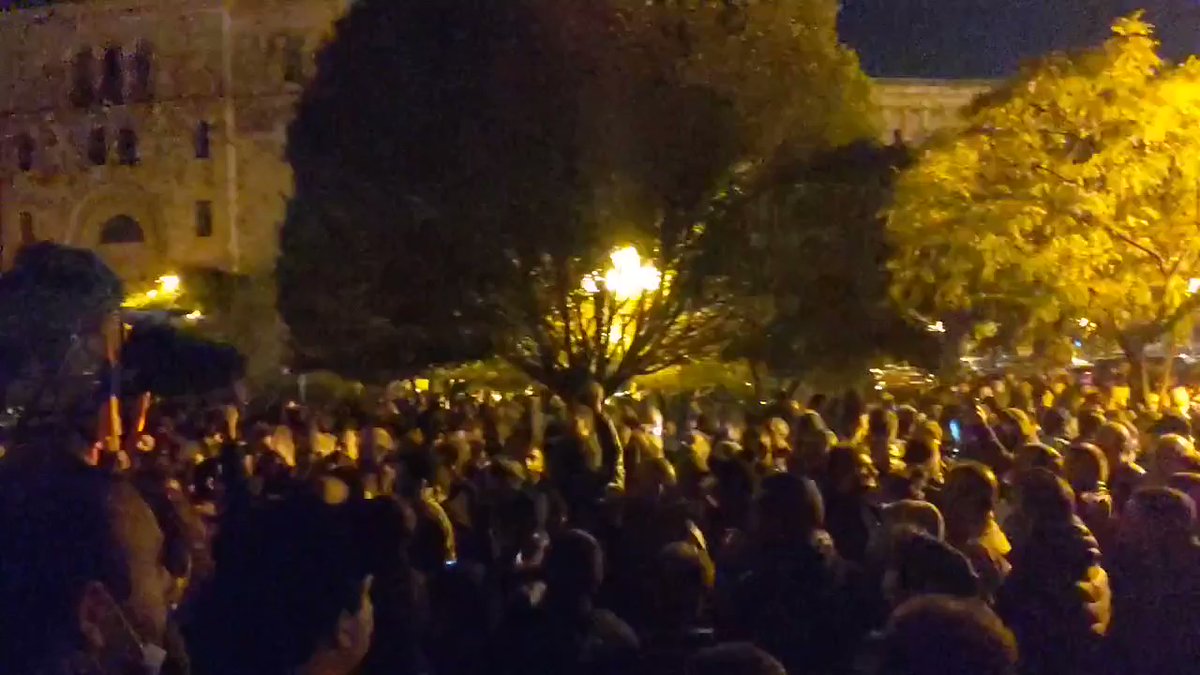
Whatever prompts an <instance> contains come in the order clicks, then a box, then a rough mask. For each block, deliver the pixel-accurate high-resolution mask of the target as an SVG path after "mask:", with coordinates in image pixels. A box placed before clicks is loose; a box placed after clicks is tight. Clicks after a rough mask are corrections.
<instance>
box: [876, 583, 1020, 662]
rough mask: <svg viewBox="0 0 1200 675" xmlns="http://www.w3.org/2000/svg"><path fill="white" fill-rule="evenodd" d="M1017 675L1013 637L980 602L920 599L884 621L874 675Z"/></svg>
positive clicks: (936, 598)
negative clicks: (883, 630) (951, 674)
mask: <svg viewBox="0 0 1200 675" xmlns="http://www.w3.org/2000/svg"><path fill="white" fill-rule="evenodd" d="M1016 672H1017V642H1016V638H1014V637H1013V634H1012V632H1011V631H1009V630H1008V629H1007V628H1006V627H1005V626H1004V623H1003V622H1002V621H1000V618H999V617H997V616H996V615H995V614H994V613H993V612H992V611H991V610H990V609H988V607H987V605H985V604H983V603H982V602H979V601H976V600H963V599H958V598H951V597H946V596H938V595H929V596H922V597H917V598H913V599H912V600H909V601H908V602H906V603H904V604H903V605H901V606H900V607H899V608H898V609H897V610H896V611H895V613H894V614H892V617H891V619H889V620H888V625H887V630H886V632H885V633H884V639H883V648H882V656H881V659H880V666H879V670H878V675H945V674H947V673H970V674H971V675H1014V674H1015V673H1016Z"/></svg>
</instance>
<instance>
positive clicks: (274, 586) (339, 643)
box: [188, 496, 375, 675]
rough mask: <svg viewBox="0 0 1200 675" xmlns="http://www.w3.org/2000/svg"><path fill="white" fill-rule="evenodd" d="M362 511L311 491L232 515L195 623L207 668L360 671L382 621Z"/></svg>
mask: <svg viewBox="0 0 1200 675" xmlns="http://www.w3.org/2000/svg"><path fill="white" fill-rule="evenodd" d="M357 515H358V514H357V513H356V511H355V510H354V509H353V508H352V507H350V506H331V505H329V504H326V503H324V502H322V501H320V500H318V499H315V498H312V497H307V496H306V497H299V498H295V499H292V500H288V501H284V502H279V503H275V504H268V505H265V506H263V507H261V508H258V509H256V510H254V511H253V512H249V513H246V514H244V516H243V517H242V518H241V519H240V520H239V521H238V522H236V523H232V524H230V525H229V526H228V527H227V528H226V529H225V530H224V534H223V536H222V540H221V541H220V542H219V545H218V548H217V571H216V575H215V576H214V578H213V580H212V583H211V585H210V587H209V589H208V593H207V595H206V597H205V598H204V599H203V600H202V601H201V602H200V603H199V604H198V606H197V608H196V616H195V617H194V622H193V624H192V625H191V626H190V628H189V630H188V639H189V645H190V646H191V647H192V657H193V658H192V661H193V663H194V664H195V672H196V673H197V675H290V674H292V673H305V674H311V675H349V673H352V672H355V670H356V669H357V668H358V667H359V665H360V664H361V663H362V661H363V659H364V658H365V657H366V655H367V651H368V649H369V648H370V646H371V639H372V636H373V634H374V624H375V612H374V606H373V604H372V602H371V590H372V583H373V579H374V576H373V575H372V573H371V568H370V556H369V554H368V549H367V548H366V546H365V542H364V541H363V540H362V539H361V538H360V537H356V536H355V534H356V532H357V528H356V527H355V520H354V518H355V516H357Z"/></svg>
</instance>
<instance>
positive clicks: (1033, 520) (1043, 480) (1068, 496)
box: [1015, 469, 1075, 528]
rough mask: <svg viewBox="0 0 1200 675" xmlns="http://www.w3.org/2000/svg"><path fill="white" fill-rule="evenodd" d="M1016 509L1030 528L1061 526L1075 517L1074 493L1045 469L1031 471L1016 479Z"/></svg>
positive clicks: (1061, 480) (1063, 481) (1064, 482)
mask: <svg viewBox="0 0 1200 675" xmlns="http://www.w3.org/2000/svg"><path fill="white" fill-rule="evenodd" d="M1015 488H1016V493H1017V510H1018V512H1019V513H1020V515H1021V517H1022V518H1021V519H1022V520H1023V521H1025V522H1026V523H1027V524H1028V525H1029V526H1030V527H1034V528H1037V527H1041V526H1052V525H1061V524H1063V523H1067V522H1069V521H1070V520H1071V519H1072V518H1073V517H1074V516H1075V493H1074V492H1072V491H1071V486H1070V485H1067V482H1066V481H1065V480H1063V479H1062V478H1059V477H1058V476H1056V475H1055V474H1053V473H1051V472H1050V471H1048V470H1046V469H1030V470H1029V471H1025V472H1023V473H1022V474H1021V475H1020V476H1019V477H1018V479H1017V483H1016V486H1015Z"/></svg>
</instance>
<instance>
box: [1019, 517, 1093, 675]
mask: <svg viewBox="0 0 1200 675" xmlns="http://www.w3.org/2000/svg"><path fill="white" fill-rule="evenodd" d="M1010 558H1011V561H1012V566H1013V567H1012V573H1011V574H1009V576H1008V578H1007V579H1006V580H1005V582H1004V585H1003V586H1002V587H1001V588H1000V592H999V594H998V596H997V602H996V609H997V611H998V612H999V614H1000V616H1001V618H1003V619H1004V621H1005V623H1006V624H1008V626H1009V628H1011V629H1012V631H1013V633H1014V634H1015V635H1016V637H1017V643H1018V645H1019V646H1020V653H1021V664H1022V670H1021V672H1022V673H1026V674H1027V675H1071V674H1072V673H1089V674H1090V673H1092V672H1094V668H1095V666H1096V657H1097V653H1098V649H1099V647H1100V643H1101V640H1102V639H1103V637H1104V635H1105V633H1106V632H1107V631H1108V625H1109V622H1110V620H1111V618H1112V593H1111V592H1110V590H1109V585H1108V575H1107V574H1106V573H1105V571H1104V568H1103V567H1101V566H1100V561H1101V559H1100V548H1099V545H1098V544H1097V543H1096V539H1095V537H1093V536H1092V533H1091V532H1089V531H1088V529H1087V527H1086V526H1085V525H1084V524H1083V522H1082V521H1081V520H1079V519H1078V518H1073V519H1072V520H1071V521H1068V522H1065V523H1057V524H1050V525H1047V524H1041V523H1038V524H1035V525H1034V526H1033V528H1032V530H1031V532H1030V534H1029V536H1027V537H1025V538H1024V539H1023V540H1022V541H1020V542H1018V543H1017V545H1016V548H1014V550H1013V553H1012V555H1011V556H1010Z"/></svg>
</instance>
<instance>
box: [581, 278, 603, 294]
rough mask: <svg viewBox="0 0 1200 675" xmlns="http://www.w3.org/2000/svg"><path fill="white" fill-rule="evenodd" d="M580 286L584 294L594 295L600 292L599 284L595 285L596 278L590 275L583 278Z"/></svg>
mask: <svg viewBox="0 0 1200 675" xmlns="http://www.w3.org/2000/svg"><path fill="white" fill-rule="evenodd" d="M581 286H582V287H583V290H584V292H586V293H591V294H595V293H599V292H600V284H598V283H596V277H595V276H593V275H591V274H589V275H587V276H586V277H584V278H583V283H582V284H581Z"/></svg>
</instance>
